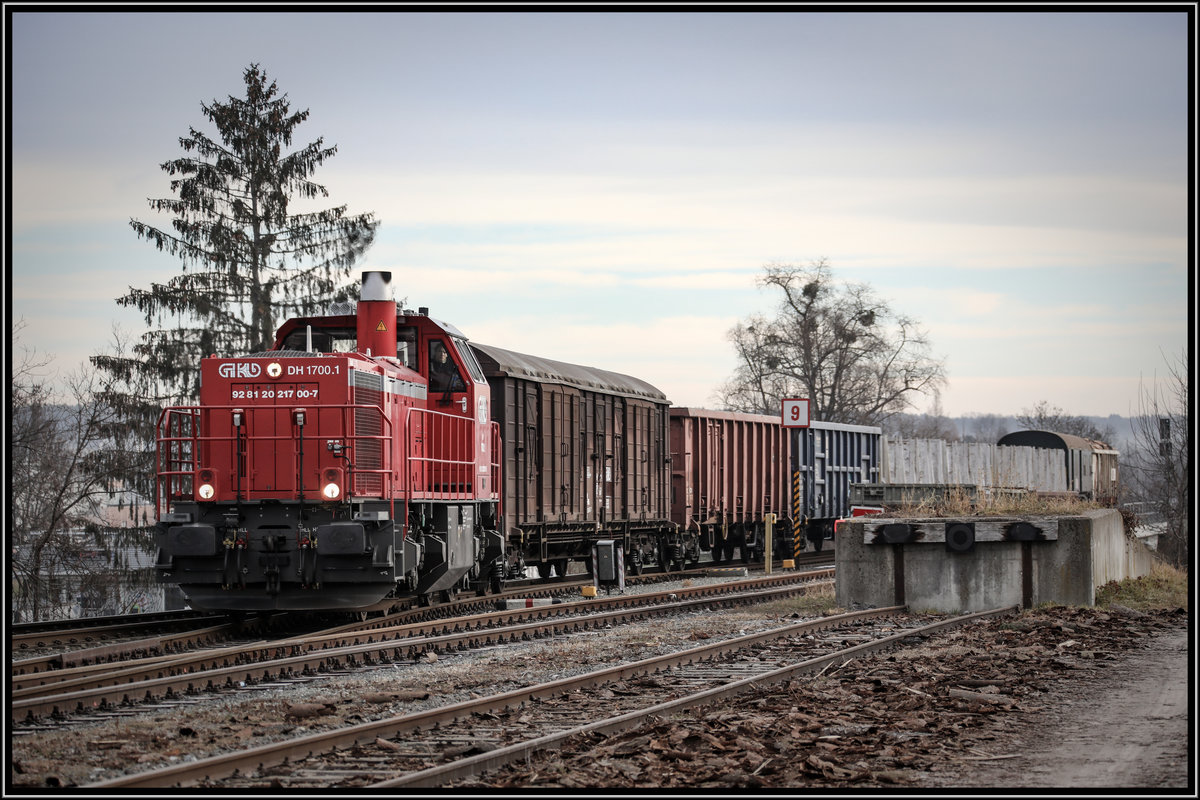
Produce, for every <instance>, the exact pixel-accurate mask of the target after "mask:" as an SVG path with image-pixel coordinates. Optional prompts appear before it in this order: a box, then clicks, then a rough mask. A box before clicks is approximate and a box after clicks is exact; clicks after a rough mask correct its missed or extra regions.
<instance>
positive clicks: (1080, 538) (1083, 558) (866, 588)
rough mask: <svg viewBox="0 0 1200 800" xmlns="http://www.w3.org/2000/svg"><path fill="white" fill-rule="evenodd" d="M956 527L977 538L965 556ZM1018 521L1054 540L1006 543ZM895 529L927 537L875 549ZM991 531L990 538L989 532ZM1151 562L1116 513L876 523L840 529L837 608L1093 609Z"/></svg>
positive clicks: (1143, 572) (844, 525)
mask: <svg viewBox="0 0 1200 800" xmlns="http://www.w3.org/2000/svg"><path fill="white" fill-rule="evenodd" d="M959 521H966V522H975V523H976V527H977V528H978V529H979V530H980V534H979V535H978V536H977V537H976V541H975V544H974V547H973V548H972V549H971V550H970V551H969V552H954V551H952V550H951V549H949V548H948V547H947V545H946V542H945V538H944V535H943V534H942V532H943V531H944V527H945V525H946V524H947V523H953V522H959ZM1017 521H1026V522H1029V523H1031V524H1033V525H1034V526H1037V527H1038V528H1039V530H1040V529H1045V531H1047V532H1048V534H1047V536H1048V538H1044V539H1043V540H1038V541H1009V540H1007V539H1006V536H1007V534H1005V533H1003V530H1004V529H1005V527H1006V525H1007V524H1011V523H1013V522H1017ZM896 523H907V524H911V525H914V526H916V529H919V530H924V531H926V533H928V534H929V535H926V536H925V537H924V538H925V541H909V542H906V543H904V544H884V543H882V541H880V542H878V543H877V542H875V541H874V540H875V539H880V538H881V531H882V530H883V526H884V525H889V524H896ZM985 527H986V529H987V531H989V532H994V533H986V534H985V533H984V528H985ZM939 535H940V536H941V538H940V539H939V538H938V537H939ZM1039 536H1042V534H1039ZM984 538H986V539H987V540H984ZM931 539H933V540H932V541H931ZM1151 560H1152V556H1151V554H1150V551H1149V550H1148V549H1147V548H1146V547H1145V545H1143V544H1142V543H1141V542H1138V541H1134V540H1131V539H1129V538H1127V537H1126V536H1125V529H1124V525H1123V523H1122V521H1121V515H1120V514H1119V513H1118V512H1117V511H1115V510H1111V509H1102V510H1096V511H1089V512H1087V513H1085V514H1083V515H1081V516H1072V517H1053V518H1051V517H1022V518H1020V519H1019V520H1018V518H1006V519H997V518H993V517H975V518H956V519H937V520H930V519H927V518H925V519H887V520H880V519H876V518H870V519H868V520H867V521H860V522H854V523H842V525H841V526H840V527H839V529H838V540H837V554H836V564H837V589H836V593H837V603H838V605H839V606H842V607H843V608H851V607H855V606H875V607H879V606H890V605H908V607H909V608H911V609H913V610H915V611H925V610H929V611H941V612H959V611H962V612H967V611H983V610H986V609H991V608H1000V607H1002V606H1009V605H1014V606H1036V605H1038V604H1041V603H1061V604H1065V605H1076V606H1090V605H1093V604H1095V602H1096V588H1097V587H1099V586H1103V585H1104V584H1105V583H1108V582H1109V581H1114V580H1122V579H1124V578H1130V577H1139V576H1141V575H1147V574H1149V572H1150V564H1151Z"/></svg>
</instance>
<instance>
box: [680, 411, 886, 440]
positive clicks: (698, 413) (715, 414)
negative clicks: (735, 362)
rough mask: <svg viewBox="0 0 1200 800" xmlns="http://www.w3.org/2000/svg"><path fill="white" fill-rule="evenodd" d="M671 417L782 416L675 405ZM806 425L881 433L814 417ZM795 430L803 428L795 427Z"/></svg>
mask: <svg viewBox="0 0 1200 800" xmlns="http://www.w3.org/2000/svg"><path fill="white" fill-rule="evenodd" d="M671 416H672V417H696V418H700V419H728V420H739V421H743V422H765V423H774V424H776V425H779V424H782V422H783V418H782V416H781V415H779V414H749V413H746V412H744V411H716V410H713V409H709V408H683V407H678V406H677V407H675V408H672V409H671ZM808 427H809V428H811V429H814V430H823V431H849V432H850V433H870V434H880V435H882V433H883V429H882V428H879V427H876V426H874V425H851V424H849V423H845V422H825V421H823V420H819V419H814V420H812V421H811V422H810V423H809V424H808ZM796 430H803V429H802V428H797V429H796Z"/></svg>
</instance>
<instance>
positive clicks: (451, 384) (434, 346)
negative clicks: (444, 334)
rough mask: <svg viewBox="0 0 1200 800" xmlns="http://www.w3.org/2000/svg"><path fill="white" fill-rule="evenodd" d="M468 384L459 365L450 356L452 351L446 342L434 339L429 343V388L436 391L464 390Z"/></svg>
mask: <svg viewBox="0 0 1200 800" xmlns="http://www.w3.org/2000/svg"><path fill="white" fill-rule="evenodd" d="M466 388H467V385H466V384H465V383H463V379H462V376H461V375H459V373H458V367H456V366H454V360H453V359H452V358H450V352H449V351H448V350H447V349H446V345H445V343H443V342H441V341H432V342H430V343H429V389H430V391H434V392H462V391H466Z"/></svg>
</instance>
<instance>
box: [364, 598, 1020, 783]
mask: <svg viewBox="0 0 1200 800" xmlns="http://www.w3.org/2000/svg"><path fill="white" fill-rule="evenodd" d="M1019 611H1020V607H1019V606H1009V607H1005V608H998V609H992V610H990V611H980V612H976V613H974V614H966V615H962V616H959V617H954V618H951V619H948V620H941V621H938V622H935V623H932V624H930V625H925V626H923V627H920V628H911V629H908V630H905V631H901V632H900V633H896V634H892V635H891V636H886V637H883V638H880V639H877V640H875V641H872V642H864V643H863V644H859V645H854V646H853V647H848V648H846V649H844V650H839V651H837V652H835V653H829V654H827V655H823V656H818V657H816V658H810V659H807V660H805V661H801V662H799V663H796V664H791V665H788V666H786V667H780V668H778V669H775V670H772V671H770V672H766V673H764V674H762V675H754V676H751V677H749V678H743V679H742V680H739V681H735V682H733V683H730V684H727V685H725V686H718V687H716V688H713V689H706V690H704V691H700V692H696V693H695V694H692V695H688V696H686V697H680V698H676V699H675V700H669V701H667V702H665V703H659V704H658V705H655V706H651V707H650V708H645V709H641V710H639V711H631V712H629V713H627V714H622V715H620V716H617V717H612V718H610V719H606V720H601V721H599V722H592V723H588V724H586V725H580V726H579V727H577V728H572V729H570V730H565V731H559V732H557V733H552V734H548V735H546V736H542V737H540V738H537V739H531V740H529V741H526V742H518V743H516V744H513V745H509V746H507V747H502V748H498V749H496V750H491V751H489V752H487V753H481V754H478V755H474V756H470V757H468V758H464V759H461V760H459V761H454V762H451V763H449V764H442V765H439V766H437V767H430V768H429V769H424V770H420V771H418V772H413V773H410V774H408V775H404V776H401V777H399V778H392V779H389V780H386V781H380V782H377V783H373V784H370V786H369V787H367V788H370V789H383V788H395V787H401V786H403V787H414V788H430V787H435V786H443V785H445V784H446V783H448V782H450V781H454V780H461V779H464V778H470V777H473V776H475V775H478V774H479V773H481V772H485V771H487V770H489V769H495V768H496V767H500V766H504V765H506V764H510V763H512V762H514V761H520V760H523V759H526V758H528V757H529V756H531V755H533V754H534V753H536V752H538V751H540V750H546V749H549V748H551V747H554V746H556V745H559V744H561V743H562V742H563V741H565V740H567V739H568V738H570V737H572V736H578V735H581V734H589V733H596V734H604V735H607V734H611V733H615V732H617V731H620V730H624V729H626V728H631V727H634V726H636V725H639V724H641V723H642V722H644V721H646V720H647V719H648V718H649V717H652V716H658V717H665V716H667V715H668V714H673V713H676V712H678V711H682V710H684V709H687V708H691V707H693V706H698V705H704V704H706V703H713V702H716V701H717V700H723V699H725V698H729V697H733V696H734V695H737V694H740V693H741V692H744V691H748V690H750V689H753V688H757V687H759V686H765V685H768V684H771V683H777V682H779V681H783V680H789V679H791V678H793V677H796V676H798V675H803V674H805V673H809V672H815V671H818V670H825V669H827V668H829V667H832V666H837V665H839V664H844V663H845V662H847V661H850V660H852V659H855V658H858V657H859V656H862V655H867V654H869V653H874V652H878V651H881V650H886V649H888V648H890V647H892V646H894V645H896V644H898V643H900V642H902V641H904V640H905V639H908V638H911V637H913V636H927V635H930V634H933V633H939V632H941V631H943V630H946V629H948V628H954V627H959V626H962V625H968V624H970V623H972V622H976V621H978V620H981V619H988V618H991V617H995V616H1001V615H1004V614H1012V613H1018V612H1019Z"/></svg>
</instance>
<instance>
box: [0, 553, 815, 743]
mask: <svg viewBox="0 0 1200 800" xmlns="http://www.w3.org/2000/svg"><path fill="white" fill-rule="evenodd" d="M801 575H805V576H807V577H811V575H812V573H795V574H794V575H793V576H792V582H791V583H790V584H785V585H784V586H778V587H776V588H774V589H768V590H762V591H759V592H756V593H751V594H748V595H734V594H733V593H732V591H731V590H729V589H727V590H726V592H725V593H724V594H723V595H722V594H717V595H714V594H713V593H712V590H714V589H715V588H717V586H721V585H717V586H702V587H693V588H692V589H691V590H676V591H675V592H674V593H675V594H678V593H679V592H682V591H687V592H690V593H692V594H694V595H695V596H694V597H693V598H692V599H690V600H684V601H680V602H676V603H668V604H659V605H646V604H643V603H641V601H640V598H642V597H644V595H625V596H624V598H625V599H626V600H629V601H630V602H631V603H633V602H634V601H636V602H637V604H636V605H632V606H631V607H626V608H617V609H615V610H609V611H602V612H601V613H599V614H590V615H587V616H570V615H555V616H553V617H552V618H550V619H543V620H539V621H536V622H532V623H527V624H521V625H510V626H504V627H490V628H489V627H483V628H479V629H476V630H468V631H463V632H457V633H451V634H446V635H441V636H433V637H428V636H426V637H421V636H410V637H403V638H399V637H398V638H394V639H390V640H386V641H382V640H381V641H378V642H366V643H362V644H351V645H341V646H332V647H328V648H323V649H315V648H314V649H313V650H311V651H309V652H304V653H299V654H295V655H290V656H284V657H274V658H273V659H272V660H270V661H267V662H259V663H254V664H245V663H242V664H229V663H228V662H229V661H230V660H235V659H236V658H237V657H238V655H240V653H239V651H242V650H248V649H257V650H267V651H271V650H275V651H279V650H292V651H293V652H294V651H295V650H297V649H299V648H300V647H302V645H303V643H304V638H303V637H301V638H298V639H286V640H282V641H278V642H270V643H267V644H266V645H264V646H261V647H259V646H251V647H249V648H244V647H243V648H232V650H231V651H230V652H227V653H221V652H219V651H218V652H216V653H214V654H213V655H212V656H207V655H206V656H203V657H202V659H201V660H207V659H211V660H213V661H218V660H219V661H222V662H224V663H225V664H226V665H225V666H217V667H212V668H209V669H207V670H204V671H194V670H188V671H184V672H182V673H181V674H176V675H162V673H163V672H166V671H167V667H171V666H179V667H182V666H185V665H186V664H187V663H188V662H192V663H194V662H195V661H196V660H197V659H196V657H195V656H188V657H184V658H181V659H179V660H178V661H175V662H166V663H163V664H160V665H152V666H151V667H150V671H157V672H158V673H159V675H160V677H155V678H149V679H144V680H138V679H137V678H138V677H139V673H144V672H145V671H146V670H142V669H139V668H131V669H128V670H120V671H118V672H117V673H116V674H115V677H117V678H125V679H127V682H126V683H122V684H119V685H114V684H113V682H112V680H106V679H103V678H97V677H94V676H83V677H80V678H76V679H74V680H70V681H65V682H63V683H62V684H55V685H54V686H53V688H52V689H51V691H55V692H56V693H55V694H50V695H47V694H44V693H41V694H39V692H38V690H39V689H40V688H41V687H28V688H27V689H23V690H19V691H16V692H13V698H12V701H11V702H10V705H9V711H10V718H11V719H12V720H13V721H14V722H20V721H22V720H23V719H29V718H37V717H41V716H45V715H54V714H60V713H70V711H72V710H74V709H80V708H88V707H93V708H103V707H107V706H108V705H109V704H120V703H132V702H133V698H134V697H138V696H141V697H144V698H146V699H147V700H150V699H153V698H155V697H156V696H162V697H166V698H168V699H173V698H174V697H175V693H176V692H182V693H185V694H186V693H192V692H195V691H198V689H197V685H198V684H199V685H200V687H202V688H206V687H210V688H211V689H213V690H216V689H217V688H219V687H221V686H233V685H236V684H238V683H246V684H254V683H255V682H257V681H259V680H264V681H269V680H272V679H273V676H284V675H291V674H296V673H297V672H299V673H300V674H305V673H308V674H312V673H319V672H321V671H322V670H323V669H327V668H339V665H340V664H341V663H343V662H351V663H358V662H359V660H360V659H361V660H362V662H365V663H373V662H374V661H375V660H376V659H378V660H379V661H382V662H385V663H386V662H391V661H397V660H404V659H412V658H414V657H416V656H418V655H420V654H421V653H424V652H428V651H430V650H433V651H437V650H439V649H442V648H446V647H451V646H461V644H462V643H463V642H464V641H465V642H467V643H469V644H472V645H477V646H483V645H488V644H491V643H493V642H499V641H515V640H520V639H531V638H536V637H538V636H539V635H547V634H548V633H549V634H550V635H554V634H558V633H562V632H564V631H565V630H566V629H569V628H574V629H579V628H580V627H581V626H583V625H586V626H587V627H593V626H596V625H599V624H602V623H616V624H620V623H624V622H628V621H630V620H633V619H640V618H644V617H647V616H654V615H659V614H664V613H667V612H670V611H674V610H686V609H688V608H692V607H695V606H706V607H708V606H711V605H712V603H714V602H718V603H723V602H732V601H734V600H738V601H740V602H752V601H755V600H761V599H765V595H771V596H786V595H789V594H794V593H797V592H802V591H804V590H805V589H806V588H807V584H808V583H810V582H811V581H804V580H801V578H800V576H801ZM722 585H724V586H734V587H736V586H737V584H722ZM668 594H670V593H668ZM591 602H594V601H583V602H580V603H578V604H562V605H561V606H560V608H561V607H562V606H566V605H576V606H587V605H588V604H589V603H591ZM542 608H549V609H554V608H555V607H554V606H549V607H542ZM529 610H530V611H534V610H537V611H540V610H541V609H529ZM498 613H501V614H504V613H508V614H512V613H514V612H498ZM376 633H378V631H377V632H376ZM71 689H74V691H69V690H71Z"/></svg>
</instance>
